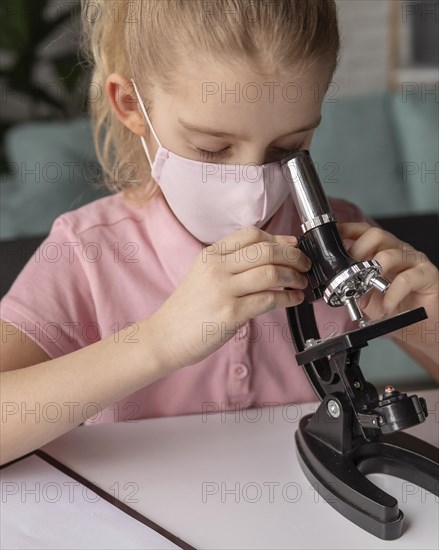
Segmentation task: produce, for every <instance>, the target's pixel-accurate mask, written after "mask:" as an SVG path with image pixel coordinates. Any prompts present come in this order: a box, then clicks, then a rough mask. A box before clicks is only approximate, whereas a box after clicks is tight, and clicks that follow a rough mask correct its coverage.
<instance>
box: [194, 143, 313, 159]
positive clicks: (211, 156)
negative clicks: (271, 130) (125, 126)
mask: <svg viewBox="0 0 439 550" xmlns="http://www.w3.org/2000/svg"><path fill="white" fill-rule="evenodd" d="M302 145H303V143H301V144H300V145H299V146H298V147H297V149H300V148H301V147H302ZM195 149H196V151H197V153H198V154H199V155H200V156H202V157H204V158H206V159H209V160H212V159H214V158H221V157H222V156H224V155H225V154H226V152H227V151H228V150H229V149H230V146H227V147H224V149H221V151H207V150H206V149H199V148H198V147H196V148H195ZM278 150H279V151H284V152H285V154H288V153H291V152H292V151H288V150H287V149H278Z"/></svg>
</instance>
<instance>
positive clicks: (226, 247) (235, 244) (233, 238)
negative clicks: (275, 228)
mask: <svg viewBox="0 0 439 550" xmlns="http://www.w3.org/2000/svg"><path fill="white" fill-rule="evenodd" d="M259 242H272V243H274V242H278V243H287V242H291V243H293V244H297V243H298V240H297V238H296V237H293V236H288V235H272V234H271V233H267V232H266V231H263V230H262V229H260V228H259V227H256V226H255V225H249V226H247V227H243V228H241V229H238V230H237V231H235V232H234V233H231V234H230V235H228V236H227V237H224V238H223V239H220V240H219V241H216V242H215V243H212V244H211V245H209V246H208V247H206V249H205V250H206V252H207V253H211V252H215V253H218V254H222V255H227V254H232V253H235V252H236V251H237V250H240V249H242V248H244V247H246V246H249V245H252V244H255V243H259Z"/></svg>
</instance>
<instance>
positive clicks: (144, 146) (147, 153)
mask: <svg viewBox="0 0 439 550" xmlns="http://www.w3.org/2000/svg"><path fill="white" fill-rule="evenodd" d="M130 80H131V82H132V84H133V86H134V91H135V92H136V96H137V100H138V102H139V103H140V108H141V109H142V111H143V114H144V116H145V119H146V121H147V122H148V125H149V128H150V130H151V132H152V133H153V134H154V137H155V139H156V140H157V143H158V144H159V145H160V147H162V144H161V142H160V140H159V138H158V137H157V134H156V133H155V131H154V128H153V126H152V124H151V121H150V120H149V116H148V113H147V112H146V109H145V105H144V104H143V101H142V99H141V97H140V94H139V91H138V89H137V86H136V83H135V82H134V79H132V78H131V79H130ZM140 141H141V142H142V145H143V148H144V150H145V153H146V156H147V158H148V161H149V164H150V166H151V169H152V161H151V157H150V156H149V151H148V147H147V146H146V141H145V138H144V137H143V136H140Z"/></svg>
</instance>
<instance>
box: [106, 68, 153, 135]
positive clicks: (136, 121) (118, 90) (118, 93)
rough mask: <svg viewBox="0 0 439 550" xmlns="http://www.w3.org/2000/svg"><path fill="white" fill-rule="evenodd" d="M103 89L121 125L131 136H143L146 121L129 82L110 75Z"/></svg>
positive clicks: (120, 77) (114, 74)
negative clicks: (131, 133)
mask: <svg viewBox="0 0 439 550" xmlns="http://www.w3.org/2000/svg"><path fill="white" fill-rule="evenodd" d="M105 89H106V92H107V95H108V98H109V100H110V103H111V106H112V108H113V111H114V113H115V114H116V116H117V118H118V119H119V120H120V121H121V122H122V124H124V125H125V126H126V127H127V128H128V129H129V130H131V132H133V134H136V135H137V136H145V126H146V121H145V119H144V117H143V114H142V111H141V109H140V105H139V102H138V100H137V97H136V93H135V91H134V86H133V83H132V82H131V80H129V79H127V78H125V77H124V76H122V75H120V74H118V73H111V74H110V75H109V76H108V77H107V81H106V83H105Z"/></svg>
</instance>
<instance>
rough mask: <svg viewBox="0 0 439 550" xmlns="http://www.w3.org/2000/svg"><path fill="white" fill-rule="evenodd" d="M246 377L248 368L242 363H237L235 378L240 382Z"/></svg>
mask: <svg viewBox="0 0 439 550" xmlns="http://www.w3.org/2000/svg"><path fill="white" fill-rule="evenodd" d="M247 375H248V367H247V365H244V364H243V363H239V364H238V365H236V366H235V376H236V378H238V379H239V380H242V379H243V378H245V377H246V376H247Z"/></svg>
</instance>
